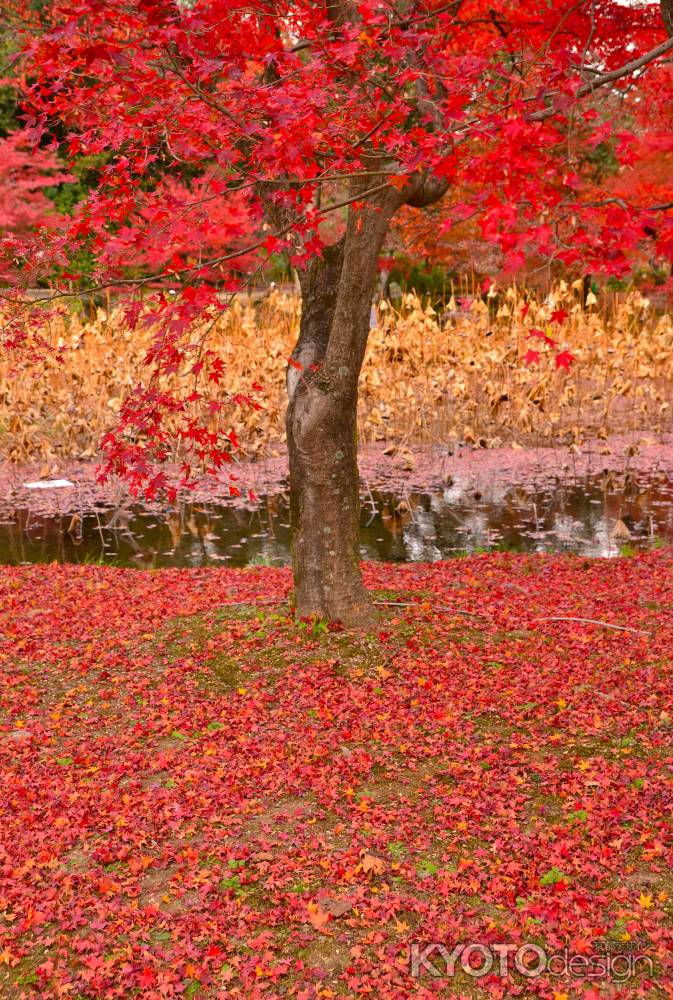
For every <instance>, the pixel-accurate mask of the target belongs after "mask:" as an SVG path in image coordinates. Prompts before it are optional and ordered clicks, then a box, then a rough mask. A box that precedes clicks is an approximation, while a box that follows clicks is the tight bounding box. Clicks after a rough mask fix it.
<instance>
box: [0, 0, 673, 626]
mask: <svg viewBox="0 0 673 1000" xmlns="http://www.w3.org/2000/svg"><path fill="white" fill-rule="evenodd" d="M19 7H21V5H19ZM662 15H663V16H662ZM672 25H673V13H672V6H671V3H670V0H662V4H661V5H658V4H639V5H632V6H624V5H623V4H621V3H619V2H617V0H602V2H601V3H596V2H594V0H580V2H570V0H550V2H548V3H546V4H544V5H541V4H540V3H539V2H538V0H535V2H533V0H523V2H521V0H518V2H514V0H496V2H494V3H493V4H492V5H491V6H490V7H489V8H488V9H486V10H485V9H484V6H483V4H481V3H478V2H476V0H452V2H448V3H442V2H440V0H399V2H397V3H394V2H391V0H361V2H359V3H357V2H354V0H329V2H327V3H318V4H315V3H308V2H305V0H298V2H291V3H285V2H273V0H265V2H261V3H258V4H256V5H254V6H243V7H240V6H237V5H235V4H232V3H231V2H229V0H194V2H191V3H178V2H174V0H111V2H108V3H101V2H100V0H51V2H49V3H46V4H44V5H42V7H41V10H40V15H39V19H37V20H36V22H35V23H31V24H30V25H29V28H28V29H27V37H26V40H25V45H24V49H23V54H22V57H21V59H22V61H21V63H20V70H19V75H22V80H21V83H22V95H23V96H22V101H23V106H24V108H25V109H26V114H27V118H26V124H27V128H28V130H29V131H30V133H31V134H32V135H33V136H34V138H35V140H36V141H38V140H39V141H41V140H42V139H43V138H44V137H45V136H50V135H52V134H54V132H58V133H59V135H60V136H61V151H62V153H63V155H65V156H68V157H76V156H80V155H87V156H92V155H97V154H100V153H103V152H104V153H105V154H106V164H105V166H104V167H102V169H101V170H100V177H99V181H98V183H97V186H96V187H95V189H94V190H93V191H92V192H91V193H90V195H89V196H88V197H87V198H86V199H85V200H83V201H82V202H81V203H80V204H79V205H78V206H77V207H76V208H75V210H74V211H73V213H72V215H71V217H70V218H69V219H67V220H66V222H65V223H64V224H60V225H54V226H52V227H50V228H45V227H42V228H41V230H40V231H39V233H38V234H37V236H36V238H35V240H33V241H32V242H31V240H30V239H27V238H20V237H19V236H17V235H16V234H13V235H12V236H11V237H7V238H6V239H5V241H4V247H5V254H4V258H3V260H4V264H3V265H2V268H1V270H0V276H2V277H3V278H4V280H5V281H6V283H7V284H8V285H10V286H14V287H16V288H18V287H19V286H20V285H21V283H31V282H33V283H34V281H35V280H36V279H37V278H42V279H43V278H44V277H45V276H48V277H49V279H50V281H51V283H52V286H53V287H54V289H55V290H56V291H55V295H56V296H63V295H67V294H69V293H68V292H67V289H66V286H65V284H64V282H66V281H68V280H70V279H72V278H73V277H78V275H77V273H76V269H75V270H74V269H73V265H72V261H73V258H74V256H75V254H76V252H78V251H80V250H82V249H86V250H87V251H88V252H90V253H91V254H93V255H94V259H95V260H96V262H97V264H96V267H95V269H94V273H93V276H92V288H93V289H99V288H110V287H115V288H119V289H121V290H123V291H124V292H125V293H126V294H127V296H128V307H127V311H126V316H127V321H128V323H129V325H130V326H131V327H133V326H134V325H136V324H137V323H138V322H152V323H153V324H154V325H155V328H156V331H157V332H156V340H155V343H154V346H153V348H152V349H151V350H150V351H149V353H148V357H147V364H148V372H149V374H148V376H147V378H146V380H145V382H144V383H142V384H139V386H138V388H137V390H136V391H135V392H134V393H132V394H131V396H130V397H129V398H128V399H127V401H126V403H125V404H124V406H123V407H122V410H121V414H120V424H119V427H118V428H117V429H116V430H115V431H114V432H112V433H110V434H109V435H107V436H106V438H105V439H104V442H103V447H104V450H105V455H106V460H105V473H106V474H111V473H114V474H119V475H123V476H126V477H127V478H128V480H129V481H130V483H131V485H132V487H133V488H135V489H139V488H143V489H145V490H149V491H150V492H154V491H156V490H157V489H159V488H163V487H165V486H167V485H168V484H167V480H166V477H165V475H164V474H163V473H161V472H157V470H156V468H155V465H156V463H157V462H158V461H159V462H161V461H163V460H165V459H166V458H168V457H169V456H170V455H171V453H172V449H173V447H174V445H176V444H179V445H180V447H181V449H182V453H183V455H185V459H184V465H183V476H182V479H181V480H180V483H179V485H182V486H186V485H189V484H190V483H191V482H192V481H193V476H194V474H195V467H203V468H206V469H209V470H211V471H218V470H219V469H221V468H222V467H223V466H224V465H226V464H228V463H230V462H231V461H232V453H233V452H234V451H235V450H236V449H237V448H238V441H237V439H236V436H235V435H233V434H232V433H231V432H230V431H228V430H227V424H226V406H227V404H228V403H229V402H234V403H237V404H240V403H244V404H247V405H250V406H253V407H255V406H259V405H260V403H259V401H258V395H257V394H258V390H259V388H260V387H256V386H251V388H250V393H249V394H243V395H242V394H240V393H237V394H235V395H233V396H230V395H227V394H226V392H225V391H224V386H225V385H226V370H225V368H224V365H223V362H222V359H221V358H218V357H217V356H216V355H215V354H214V352H213V351H212V350H210V349H209V347H208V344H207V331H208V328H209V325H210V324H211V323H212V322H213V321H214V319H215V318H216V317H217V315H218V313H219V312H220V311H221V310H222V309H223V308H226V298H225V297H224V296H223V292H234V291H236V290H237V289H239V288H241V287H243V286H244V284H245V277H242V276H241V271H245V272H246V273H247V275H248V276H250V275H252V274H254V273H255V272H256V271H257V270H258V269H259V268H261V267H263V265H264V262H265V260H266V259H267V258H268V256H269V255H270V254H277V253H283V254H287V255H288V257H289V259H290V261H291V263H292V265H293V266H294V267H295V268H297V270H298V273H299V276H300V283H301V288H302V298H303V308H302V317H301V326H300V332H299V337H298V341H297V344H296V346H295V348H294V350H293V352H292V356H291V358H290V359H289V367H288V391H289V403H288V411H287V440H288V452H289V464H290V480H291V497H292V522H293V537H294V573H295V585H296V598H297V609H298V612H299V614H301V615H307V614H317V615H321V616H327V617H329V618H338V619H341V620H343V621H345V622H349V623H357V622H367V621H368V620H370V618H371V606H370V604H369V601H368V599H367V595H366V592H365V589H364V587H363V585H362V580H361V573H360V566H359V548H358V520H359V517H358V506H359V498H358V474H357V453H356V407H357V385H358V375H359V372H360V368H361V365H362V361H363V357H364V354H365V350H366V346H367V336H368V330H369V319H370V308H371V301H372V295H373V292H374V288H375V284H376V281H377V272H378V260H379V254H380V252H381V249H382V246H383V243H384V240H385V238H386V235H387V233H388V230H389V227H390V224H391V220H392V219H393V217H394V216H395V215H396V213H397V212H398V211H399V210H400V209H402V207H404V206H407V207H410V208H412V209H422V208H426V207H428V206H431V205H433V204H435V203H437V202H438V201H439V199H441V198H442V197H443V196H444V194H445V193H446V192H447V191H448V190H449V189H451V190H464V191H466V192H467V191H468V185H467V183H466V182H467V181H468V180H469V181H470V183H473V184H475V185H476V188H477V190H478V192H479V196H478V197H474V198H472V199H471V200H467V201H460V200H455V199H452V201H451V203H450V204H451V206H452V211H453V213H454V215H455V216H457V217H458V218H466V217H467V215H469V214H470V213H472V212H473V211H475V210H476V211H477V212H478V215H479V225H480V228H481V231H482V234H483V235H484V237H485V238H486V239H488V240H489V241H490V242H492V243H494V244H497V245H498V246H499V247H500V249H501V251H502V255H503V260H504V263H505V266H506V267H508V268H510V269H511V268H516V267H518V266H520V265H521V264H522V263H523V262H524V261H525V259H526V255H527V254H528V253H530V252H531V250H533V251H534V252H535V253H536V254H537V255H539V256H541V257H542V258H549V259H551V258H554V259H557V260H559V261H560V262H562V263H564V264H566V265H575V264H576V263H577V262H578V261H582V263H583V265H584V266H587V267H590V268H591V269H593V270H605V271H607V272H608V273H611V274H616V275H619V274H622V273H624V272H625V271H626V270H628V269H629V268H630V266H631V256H630V255H631V253H632V252H633V250H634V249H635V248H637V247H639V246H640V245H641V244H642V242H643V240H647V239H650V240H654V242H655V243H656V244H657V245H658V247H659V249H662V248H664V247H665V246H667V245H668V243H669V242H670V239H671V227H672V225H673V223H672V222H671V218H670V216H669V215H668V214H667V213H666V211H665V210H663V209H661V207H660V206H652V205H649V204H646V205H643V204H633V203H629V202H626V201H625V200H623V199H613V198H596V197H595V190H594V188H593V187H592V186H591V185H587V182H586V178H585V177H584V175H583V171H582V163H583V156H584V152H585V151H586V150H587V149H592V148H595V147H596V145H597V144H599V143H601V142H603V141H604V140H605V138H606V136H611V137H612V138H613V140H614V145H615V149H616V155H617V156H623V157H628V156H629V155H630V154H631V152H632V150H633V148H634V142H635V141H636V136H635V132H629V131H628V130H627V129H623V130H620V131H619V133H618V134H616V135H613V133H614V132H615V123H614V122H613V120H612V119H611V118H609V117H608V118H605V117H603V116H601V113H600V108H601V102H603V101H604V100H605V99H606V97H607V96H609V95H614V94H621V93H623V92H625V91H626V90H627V89H632V88H634V87H638V88H642V89H644V88H647V93H648V95H650V94H656V93H657V86H659V85H660V84H661V79H663V80H664V81H668V79H669V76H668V75H667V71H666V69H665V68H664V70H663V73H664V76H663V77H660V76H659V74H660V73H661V72H662V70H661V66H662V63H663V59H664V57H665V56H666V55H667V54H670V52H671V50H672V49H673V38H671V37H670V36H669V32H670V30H671V27H672ZM657 81H659V83H657ZM663 100H664V98H663V97H662V96H660V97H659V101H663ZM651 128H652V122H651V121H650V122H649V123H648V121H647V120H646V116H644V117H643V118H642V121H641V122H640V124H639V128H638V134H637V141H638V142H641V143H642V142H647V132H648V129H651ZM223 201H225V202H227V204H229V205H234V204H235V205H236V209H235V210H232V211H230V212H229V214H228V215H227V217H226V220H225V219H223V220H222V229H223V231H224V232H225V234H226V237H227V239H226V241H225V245H224V246H223V248H222V250H221V251H216V252H215V253H214V254H212V255H211V256H208V255H204V254H202V253H200V252H199V250H200V246H201V243H200V242H199V238H197V236H196V235H195V241H194V245H193V246H190V241H191V238H192V235H193V234H194V217H195V215H194V213H196V214H197V215H198V217H199V218H201V220H206V221H207V220H208V219H209V218H210V219H212V218H213V216H210V215H209V209H208V207H207V206H209V205H215V204H218V203H219V204H221V203H222V202H223ZM203 209H205V214H204V213H203ZM196 228H197V230H198V228H199V227H198V226H197V227H196ZM653 234H654V235H653ZM207 242H208V241H207V240H206V244H204V246H205V245H207ZM160 248H164V249H166V251H167V254H168V256H169V258H170V259H169V260H168V262H166V261H165V259H162V258H163V250H161V252H159V251H160ZM195 250H196V253H195ZM157 254H158V255H157ZM195 258H196V259H195ZM155 261H156V265H157V269H156V270H153V269H152V268H151V267H150V268H149V273H148V267H147V265H148V264H149V263H150V262H155ZM168 281H170V282H171V283H172V284H173V286H174V289H175V291H176V294H175V295H169V294H167V290H166V288H165V287H160V288H159V289H158V290H156V288H155V289H154V291H153V292H152V293H151V294H150V295H149V296H145V298H144V299H142V298H141V296H142V293H143V291H144V290H146V289H148V288H151V287H153V286H156V284H157V283H159V284H160V285H161V284H162V283H163V284H164V286H165V284H166V283H167V282H168ZM7 298H8V300H11V296H8V297H7ZM20 299H21V296H20V292H17V293H16V295H15V297H14V301H13V304H14V306H16V307H17V309H18V307H19V306H20V305H21V301H20ZM11 304H12V303H11V301H10V302H9V305H8V308H9V307H10V306H11ZM533 336H535V333H534V332H533ZM36 337H39V334H38V333H34V332H33V328H31V324H30V322H29V321H28V320H27V318H26V315H25V312H24V313H20V312H18V311H17V312H15V313H14V314H10V316H9V318H8V319H7V322H6V328H5V336H4V340H5V343H6V344H7V345H8V346H10V347H11V348H13V349H17V350H24V351H25V352H27V353H28V354H31V353H34V347H35V343H36V342H37V341H36V340H35V338H36ZM37 343H38V346H39V342H37ZM557 363H558V365H559V366H566V365H567V364H568V363H569V359H568V358H567V357H565V356H563V355H560V356H559V358H558V359H557ZM197 375H198V376H200V377H202V378H206V379H211V380H213V381H215V382H217V383H218V384H219V383H222V384H223V391H222V398H221V401H218V402H217V403H215V404H213V403H211V404H210V405H209V406H208V407H207V408H204V407H203V406H201V405H200V404H201V403H202V396H201V392H200V391H199V388H198V383H197V384H195V382H194V376H197ZM204 411H205V412H204ZM236 489H237V487H236V486H235V483H233V482H232V490H236Z"/></svg>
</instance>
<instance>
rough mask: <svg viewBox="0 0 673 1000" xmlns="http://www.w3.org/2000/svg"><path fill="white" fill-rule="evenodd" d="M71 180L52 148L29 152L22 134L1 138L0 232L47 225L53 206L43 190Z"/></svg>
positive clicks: (19, 230)
mask: <svg viewBox="0 0 673 1000" xmlns="http://www.w3.org/2000/svg"><path fill="white" fill-rule="evenodd" d="M71 180H73V178H72V177H71V176H70V175H69V174H68V173H66V172H65V171H64V170H63V164H62V163H60V162H59V160H58V158H57V156H56V153H55V152H54V150H52V149H31V143H30V142H29V141H27V139H26V136H25V135H24V134H23V133H22V132H20V131H19V132H14V133H12V134H11V135H9V136H8V137H7V138H6V139H0V232H2V231H4V232H8V231H9V232H13V233H26V232H27V231H28V230H30V229H31V228H32V227H34V226H38V225H41V224H46V222H47V221H48V216H49V214H50V211H51V212H53V206H52V205H51V203H50V201H49V199H48V198H47V197H46V196H45V194H44V189H45V188H48V187H52V186H53V185H56V184H62V183H63V182H65V181H71Z"/></svg>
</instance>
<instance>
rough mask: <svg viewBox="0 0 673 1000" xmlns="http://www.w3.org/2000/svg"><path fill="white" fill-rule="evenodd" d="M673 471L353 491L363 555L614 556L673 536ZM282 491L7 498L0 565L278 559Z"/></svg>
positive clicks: (283, 555) (284, 514)
mask: <svg viewBox="0 0 673 1000" xmlns="http://www.w3.org/2000/svg"><path fill="white" fill-rule="evenodd" d="M672 499H673V478H672V477H671V476H669V475H668V474H664V473H654V474H651V475H645V474H641V475H638V477H637V479H636V478H635V477H634V475H633V474H632V473H629V474H627V475H626V476H624V475H622V476H620V475H617V474H615V473H605V474H603V475H600V476H591V477H587V478H583V479H574V480H566V481H561V480H557V481H555V482H548V481H547V482H545V483H542V484H540V485H511V486H503V485H501V484H493V485H491V486H489V487H488V488H484V487H482V488H480V489H475V488H474V487H473V486H471V485H469V484H467V483H465V482H462V483H461V482H458V481H456V482H448V483H446V484H445V485H444V487H443V488H441V489H438V490H436V491H434V492H432V493H410V494H404V495H394V494H391V493H380V492H370V491H367V493H366V494H365V495H364V496H363V498H362V526H361V528H362V530H361V539H362V556H363V558H365V559H374V560H385V561H391V562H416V561H424V562H425V561H427V562H432V561H435V560H437V559H443V558H449V557H451V556H454V555H457V554H459V553H462V552H474V551H480V550H485V551H491V550H494V549H500V548H504V549H512V550H516V551H521V552H531V551H539V552H558V551H575V552H579V553H581V554H584V555H589V556H610V555H615V554H617V553H619V551H620V549H622V548H623V546H624V545H625V544H628V545H631V546H633V547H642V546H647V545H651V544H653V543H655V544H656V543H657V541H666V540H668V541H673V505H672ZM288 521H289V517H288V496H287V491H285V492H282V493H278V494H274V495H270V496H267V497H264V498H262V501H261V502H260V504H259V506H258V507H257V508H256V509H255V510H246V509H241V508H236V507H230V506H223V505H219V504H214V503H213V504H206V503H199V504H196V503H184V504H183V505H182V506H180V507H177V508H170V509H167V510H166V511H165V512H163V513H161V514H158V513H157V512H156V511H149V510H147V509H144V508H143V507H142V506H127V507H122V508H119V509H111V508H104V507H100V506H99V507H96V508H93V509H87V510H82V511H80V512H76V513H74V514H73V513H71V512H69V513H68V514H55V515H51V516H46V515H36V514H34V513H31V512H30V510H29V508H28V507H25V506H21V505H17V506H16V507H15V508H13V509H11V510H5V511H4V512H3V513H2V515H1V517H0V562H2V563H9V564H19V563H27V562H49V561H52V560H57V561H59V562H78V563H82V562H98V561H103V562H111V563H115V564H117V565H124V566H137V567H145V568H151V567H160V566H207V565H228V566H250V565H283V564H285V563H287V562H288V560H289V542H290V538H289V523H288Z"/></svg>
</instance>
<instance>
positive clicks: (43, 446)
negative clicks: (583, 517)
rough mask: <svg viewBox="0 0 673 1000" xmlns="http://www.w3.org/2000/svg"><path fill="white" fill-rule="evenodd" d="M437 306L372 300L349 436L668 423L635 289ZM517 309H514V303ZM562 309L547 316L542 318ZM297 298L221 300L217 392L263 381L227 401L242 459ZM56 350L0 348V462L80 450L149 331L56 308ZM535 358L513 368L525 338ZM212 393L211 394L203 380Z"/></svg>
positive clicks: (663, 381) (137, 369)
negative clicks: (222, 378)
mask: <svg viewBox="0 0 673 1000" xmlns="http://www.w3.org/2000/svg"><path fill="white" fill-rule="evenodd" d="M490 294H491V300H490V301H486V302H484V301H482V300H481V299H475V300H474V301H473V302H472V304H471V305H470V306H469V308H467V309H461V308H458V307H457V306H456V303H455V301H454V300H452V301H451V302H450V303H449V304H448V309H447V311H446V313H445V314H444V316H443V317H440V316H438V314H437V313H436V312H435V311H434V310H433V309H432V308H431V307H430V306H429V305H424V304H423V303H421V302H420V301H419V299H418V298H416V297H415V296H413V295H407V296H405V297H404V298H403V299H402V301H401V302H400V303H399V304H398V306H397V307H396V308H393V307H392V306H390V305H389V304H388V303H386V302H384V303H382V304H381V305H380V306H379V310H378V324H377V326H376V327H375V328H374V329H373V330H372V333H371V337H370V344H369V351H368V355H367V359H366V362H365V366H364V370H363V373H362V379H361V392H360V418H359V428H360V436H361V440H362V441H363V442H370V441H387V442H390V443H391V445H398V446H403V447H404V446H411V445H418V444H437V443H446V444H447V445H448V446H449V447H451V444H452V442H457V441H460V440H464V441H466V442H467V443H469V444H474V443H481V444H482V445H483V446H486V447H495V446H497V445H498V444H511V443H514V442H516V443H518V444H523V445H526V444H540V443H548V444H554V443H559V442H564V443H572V442H573V441H574V442H580V441H581V440H582V439H583V438H584V437H589V436H598V437H606V436H607V435H609V434H611V433H613V432H624V431H629V430H636V431H649V432H650V433H658V432H661V431H664V430H668V429H670V427H671V416H670V408H669V400H668V396H669V393H670V385H671V377H672V375H673V322H672V320H671V316H670V315H667V314H660V313H657V312H655V310H654V309H653V308H652V306H651V305H650V303H649V302H648V301H647V300H646V299H645V298H643V297H642V295H640V293H638V292H634V293H631V294H630V295H628V296H626V297H623V298H621V299H616V298H612V299H610V300H608V299H607V298H606V299H605V300H601V302H600V303H599V302H596V301H595V300H594V299H593V296H590V302H589V305H588V307H587V308H583V307H582V305H581V304H580V303H579V302H578V300H577V290H576V289H575V288H573V287H568V286H567V285H565V284H564V283H561V284H560V285H558V286H556V287H555V288H554V290H553V291H552V293H551V295H550V296H549V297H548V298H547V299H545V300H543V301H537V300H536V299H534V298H532V297H530V296H528V295H525V296H524V295H523V294H522V293H521V292H520V291H518V290H517V289H515V288H509V289H507V290H504V291H503V292H500V293H498V295H497V297H496V295H495V294H494V292H493V291H492V292H491V293H490ZM526 302H528V303H529V309H528V312H527V314H526V315H524V311H525V310H524V305H525V303H526ZM561 308H562V309H565V310H567V311H568V312H569V316H568V318H567V319H566V320H565V322H564V323H563V325H562V326H559V325H558V323H556V322H554V323H552V322H551V314H552V312H553V311H554V310H555V309H561ZM299 309H300V303H299V301H298V300H297V298H295V297H292V296H290V295H283V294H280V293H278V292H273V293H271V294H270V295H269V296H268V297H267V298H266V299H264V300H263V301H262V302H261V303H258V304H257V305H252V304H249V303H246V302H243V301H240V302H235V303H234V304H233V306H232V307H231V309H230V310H229V312H228V313H227V314H226V315H225V316H224V317H223V318H222V319H221V320H219V321H218V322H217V324H216V326H215V327H214V328H213V330H212V333H211V344H212V346H213V347H214V349H215V350H217V351H218V352H219V353H220V354H221V355H222V356H223V358H224V359H225V361H226V366H227V379H226V389H227V390H228V391H230V392H232V393H233V392H237V391H242V392H247V391H249V389H250V386H251V384H252V383H253V382H259V383H261V384H262V385H263V386H264V387H265V393H264V398H263V402H264V411H263V412H262V413H252V412H250V411H247V410H246V411H245V412H243V411H241V410H236V411H231V410H227V413H226V417H225V419H226V420H227V421H230V424H229V425H230V426H232V425H233V426H234V428H235V429H236V430H237V432H238V433H239V436H240V438H241V439H242V441H243V442H244V448H245V450H246V452H247V453H248V454H250V455H256V454H261V453H262V452H263V451H265V450H271V452H273V451H274V450H275V449H277V448H278V446H279V445H280V444H281V442H282V440H283V411H284V405H285V387H284V386H285V367H286V359H287V357H288V355H289V353H290V350H291V349H292V345H293V342H294V338H295V336H296V331H297V327H298V322H299ZM531 328H538V329H542V330H543V331H546V332H548V333H551V335H552V336H553V337H554V338H556V339H557V340H558V341H559V344H560V347H559V349H564V350H570V351H571V352H572V354H573V355H575V357H576V360H575V363H574V364H573V365H572V367H571V369H570V371H569V372H566V371H565V370H556V369H555V365H554V353H553V352H551V351H549V350H548V349H547V348H546V347H544V346H542V347H541V348H540V344H541V342H540V341H539V340H532V339H530V337H529V333H530V330H531ZM46 335H47V337H48V338H49V339H50V340H51V342H53V343H54V344H57V343H60V344H62V345H65V347H66V348H67V350H66V352H65V355H64V360H63V362H62V363H61V364H58V363H56V362H55V361H53V360H47V361H46V362H45V364H44V365H43V366H42V367H41V368H40V369H39V370H38V371H36V372H30V371H22V372H20V373H19V374H17V375H15V374H12V373H11V371H10V363H9V360H8V359H7V358H4V359H0V457H2V458H5V459H10V460H12V461H16V462H23V461H34V460H36V459H41V460H53V459H55V458H61V457H62V458H65V457H69V458H91V457H93V456H94V455H95V454H96V452H97V448H98V442H99V440H100V438H101V436H102V435H103V434H104V433H105V431H106V430H108V429H109V428H110V426H111V425H113V424H114V422H115V414H116V411H117V410H118V409H119V405H120V402H121V400H122V398H123V396H124V395H125V393H126V392H127V391H128V390H129V389H130V388H131V387H132V386H133V385H134V384H135V383H136V382H137V381H138V379H139V378H140V377H142V375H143V373H144V372H146V369H143V366H142V358H143V356H144V354H145V351H146V348H147V346H148V344H149V342H150V339H151V333H150V332H149V331H148V332H145V333H141V332H138V331H136V332H134V333H129V332H128V331H127V330H125V329H124V327H123V325H122V323H121V320H120V317H119V314H118V313H117V312H115V311H114V310H113V311H111V312H110V313H106V312H105V311H103V310H99V311H98V313H97V314H96V315H95V316H94V317H93V318H92V319H90V320H89V321H84V320H83V319H82V318H81V317H80V316H78V315H75V314H73V315H65V316H63V317H61V318H60V319H58V320H57V321H55V322H54V321H52V323H51V325H50V327H49V329H48V330H47V331H46ZM531 347H532V348H535V349H541V350H542V358H541V359H540V361H539V362H538V363H537V364H534V365H530V366H527V365H526V364H525V363H524V362H523V357H524V355H525V353H526V351H527V350H528V349H529V348H531ZM205 391H206V392H208V393H210V394H211V395H212V396H216V395H217V394H218V391H219V392H221V391H222V389H220V390H218V389H217V388H216V387H215V386H212V385H211V386H210V387H209V388H207V389H206V390H205Z"/></svg>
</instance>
